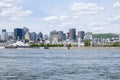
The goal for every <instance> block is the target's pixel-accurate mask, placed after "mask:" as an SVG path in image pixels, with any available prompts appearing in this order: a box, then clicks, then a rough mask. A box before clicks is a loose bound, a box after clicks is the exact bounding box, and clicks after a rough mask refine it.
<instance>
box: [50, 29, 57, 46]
mask: <svg viewBox="0 0 120 80" xmlns="http://www.w3.org/2000/svg"><path fill="white" fill-rule="evenodd" d="M58 40H59V32H58V31H56V30H53V31H51V32H50V41H51V42H52V43H53V44H54V43H57V42H58Z"/></svg>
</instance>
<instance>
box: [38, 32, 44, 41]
mask: <svg viewBox="0 0 120 80" xmlns="http://www.w3.org/2000/svg"><path fill="white" fill-rule="evenodd" d="M37 39H40V40H43V33H42V32H39V34H38V35H37Z"/></svg>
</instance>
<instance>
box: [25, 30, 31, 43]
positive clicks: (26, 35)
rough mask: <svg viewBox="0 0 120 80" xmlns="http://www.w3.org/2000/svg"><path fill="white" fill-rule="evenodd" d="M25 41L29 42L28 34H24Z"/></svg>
mask: <svg viewBox="0 0 120 80" xmlns="http://www.w3.org/2000/svg"><path fill="white" fill-rule="evenodd" d="M24 37H25V40H26V41H29V40H30V33H29V32H26V34H25V36H24Z"/></svg>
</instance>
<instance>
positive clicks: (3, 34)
mask: <svg viewBox="0 0 120 80" xmlns="http://www.w3.org/2000/svg"><path fill="white" fill-rule="evenodd" d="M1 40H3V41H6V29H2V32H1Z"/></svg>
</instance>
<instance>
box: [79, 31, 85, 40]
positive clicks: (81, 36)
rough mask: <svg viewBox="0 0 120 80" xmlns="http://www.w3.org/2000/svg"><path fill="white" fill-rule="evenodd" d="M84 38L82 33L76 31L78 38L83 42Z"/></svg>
mask: <svg viewBox="0 0 120 80" xmlns="http://www.w3.org/2000/svg"><path fill="white" fill-rule="evenodd" d="M84 37H85V32H84V31H78V38H80V39H81V40H82V41H83V40H84Z"/></svg>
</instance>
